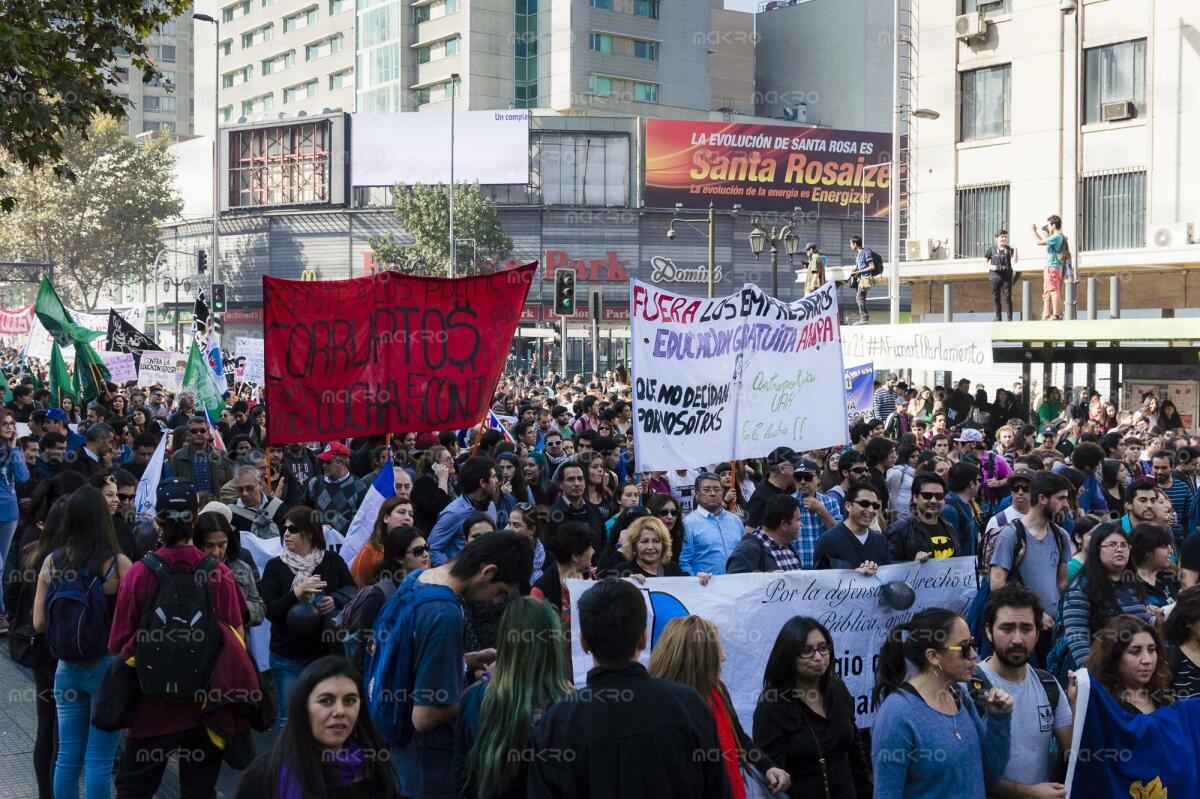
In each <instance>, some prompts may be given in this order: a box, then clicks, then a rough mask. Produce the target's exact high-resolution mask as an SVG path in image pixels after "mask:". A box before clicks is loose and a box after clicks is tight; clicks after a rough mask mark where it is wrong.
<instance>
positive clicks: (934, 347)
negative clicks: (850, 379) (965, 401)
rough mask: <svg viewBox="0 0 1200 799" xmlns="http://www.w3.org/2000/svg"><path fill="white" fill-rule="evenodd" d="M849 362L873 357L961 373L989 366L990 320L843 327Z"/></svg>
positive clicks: (879, 362) (888, 363)
mask: <svg viewBox="0 0 1200 799" xmlns="http://www.w3.org/2000/svg"><path fill="white" fill-rule="evenodd" d="M842 349H843V351H844V352H845V356H846V360H847V361H849V362H850V363H862V362H863V361H874V362H875V368H876V369H877V370H878V369H879V367H881V366H883V367H888V368H893V369H937V370H942V371H946V370H948V371H950V372H953V373H955V374H958V373H960V372H961V373H962V374H963V375H964V376H969V375H970V374H971V373H972V372H974V371H978V370H981V369H991V368H992V324H991V322H952V323H949V324H919V325H859V326H857V327H843V328H842Z"/></svg>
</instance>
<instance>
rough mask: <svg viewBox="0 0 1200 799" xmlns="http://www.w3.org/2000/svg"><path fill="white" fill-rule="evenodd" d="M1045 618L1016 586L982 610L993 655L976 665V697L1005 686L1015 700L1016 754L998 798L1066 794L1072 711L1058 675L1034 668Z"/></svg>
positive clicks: (1031, 597)
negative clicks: (1065, 756)
mask: <svg viewBox="0 0 1200 799" xmlns="http://www.w3.org/2000/svg"><path fill="white" fill-rule="evenodd" d="M1044 615H1045V613H1044V611H1043V610H1042V605H1041V603H1040V602H1039V601H1038V598H1037V595H1036V594H1035V593H1033V592H1032V591H1030V590H1029V589H1027V588H1024V587H1023V586H1020V585H1016V584H1011V585H1006V586H1004V587H1003V588H1001V589H1000V590H998V591H997V590H993V591H992V594H991V596H990V597H988V601H987V604H986V605H984V608H983V625H984V630H985V631H986V632H987V637H988V640H989V641H991V643H992V650H993V652H992V656H991V657H989V658H988V659H987V660H985V661H983V662H982V663H980V664H979V665H978V666H976V667H975V671H974V674H973V675H972V678H971V683H970V689H971V696H972V697H973V698H975V699H976V702H978V701H980V697H982V696H983V695H985V694H986V693H987V692H988V691H989V690H991V689H992V688H1001V689H1003V690H1004V691H1005V692H1006V693H1007V694H1008V695H1009V696H1011V697H1012V699H1013V708H1012V753H1011V754H1010V755H1009V758H1008V765H1007V766H1006V767H1005V769H1004V776H1003V777H1002V779H1001V780H1000V783H999V784H998V785H996V786H994V792H995V795H996V796H1038V797H1065V796H1066V795H1067V790H1066V786H1064V785H1063V784H1062V783H1061V779H1062V778H1063V776H1064V775H1065V771H1064V770H1063V769H1062V766H1063V765H1064V764H1063V763H1062V761H1061V758H1062V757H1063V753H1064V752H1067V751H1069V750H1070V748H1071V708H1070V705H1069V704H1068V703H1067V696H1066V691H1064V690H1062V686H1060V685H1059V684H1058V682H1057V681H1055V679H1054V676H1053V675H1052V674H1050V673H1049V672H1046V671H1042V670H1041V669H1037V668H1033V667H1031V666H1030V665H1029V659H1030V654H1031V652H1032V651H1033V648H1034V646H1035V645H1036V643H1037V640H1038V627H1039V625H1038V623H1037V620H1038V619H1039V618H1041V617H1042V616H1044ZM1052 739H1053V740H1054V741H1056V742H1057V743H1058V746H1057V750H1056V751H1057V753H1058V754H1057V756H1056V755H1055V754H1054V753H1052V752H1051V751H1050V741H1051V740H1052ZM1056 757H1057V758H1059V760H1058V762H1056ZM989 795H991V794H989Z"/></svg>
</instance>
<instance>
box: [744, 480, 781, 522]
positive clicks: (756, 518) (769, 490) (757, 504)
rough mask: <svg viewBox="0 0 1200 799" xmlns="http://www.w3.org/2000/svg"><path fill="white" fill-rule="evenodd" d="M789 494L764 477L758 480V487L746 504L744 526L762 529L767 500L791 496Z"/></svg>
mask: <svg viewBox="0 0 1200 799" xmlns="http://www.w3.org/2000/svg"><path fill="white" fill-rule="evenodd" d="M791 493H792V492H791V491H788V490H787V489H786V488H779V487H778V486H776V485H775V484H774V483H772V482H771V481H770V480H768V479H767V478H765V477H764V478H763V479H762V480H759V481H758V485H757V486H756V487H755V488H754V493H753V494H751V495H750V501H749V502H747V503H746V526H747V527H762V517H763V511H764V510H765V509H766V507H767V500H768V499H770V498H771V497H777V496H779V495H780V494H788V495H791Z"/></svg>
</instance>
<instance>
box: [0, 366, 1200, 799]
mask: <svg viewBox="0 0 1200 799" xmlns="http://www.w3.org/2000/svg"><path fill="white" fill-rule="evenodd" d="M109 389H110V390H109V391H107V392H106V394H105V396H102V397H100V398H96V399H94V400H92V401H90V402H88V403H81V407H80V408H79V409H78V410H79V411H80V412H81V415H80V414H77V413H76V412H75V409H69V408H66V407H50V403H49V401H48V399H49V398H48V397H47V396H46V393H45V392H44V391H39V390H37V389H35V388H34V386H33V385H32V381H29V382H27V383H21V384H19V385H17V386H15V387H14V388H13V389H12V401H11V402H10V403H9V404H8V405H7V406H6V408H5V409H4V410H3V412H2V414H0V438H3V441H0V514H2V515H0V543H4V544H5V545H6V549H5V552H6V553H7V559H6V561H5V578H6V579H5V590H4V595H3V602H4V606H3V607H4V610H5V611H6V616H5V619H6V622H5V623H6V625H7V630H8V636H9V645H10V652H11V654H12V656H13V658H14V660H16V661H17V662H18V663H20V664H22V665H24V666H27V667H28V668H30V669H31V670H32V673H33V676H34V678H35V681H36V685H37V686H38V688H39V691H38V725H37V736H36V737H37V741H36V746H35V752H34V760H35V764H34V765H35V770H36V772H37V774H38V780H39V795H40V797H42V798H43V799H46V798H48V797H64V796H78V795H79V785H80V782H81V780H82V783H83V784H84V786H85V788H86V795H87V796H88V797H89V799H93V797H104V796H109V795H110V794H111V792H112V790H113V788H112V785H113V783H114V778H115V795H117V796H118V797H150V796H153V795H154V794H155V792H156V791H157V790H158V787H159V785H160V783H161V781H162V778H163V773H164V770H165V768H166V766H167V763H168V761H169V760H170V759H171V756H172V754H175V755H176V756H177V758H178V770H179V774H180V784H181V790H182V795H183V796H185V797H210V796H212V795H213V790H214V786H215V784H216V782H217V779H218V776H219V773H220V770H221V768H222V764H225V765H226V766H227V767H229V768H234V769H245V775H244V777H243V778H242V780H241V787H240V788H239V791H238V795H239V796H246V797H256V799H258V798H260V797H261V798H263V799H265V798H266V797H278V798H279V799H291V798H292V797H308V796H327V797H350V796H354V797H392V796H403V797H413V798H414V799H415V798H416V797H448V796H479V797H509V796H536V797H541V796H546V797H563V796H586V795H590V796H647V797H650V796H655V797H658V796H678V797H684V796H730V797H747V796H764V795H774V794H779V793H784V794H787V795H790V796H794V797H812V796H817V797H821V796H824V797H826V799H832V798H833V797H855V796H857V797H866V796H872V795H873V796H878V797H893V796H895V797H900V796H904V797H942V796H946V797H949V796H980V797H982V796H984V795H985V792H988V791H994V792H995V794H996V795H1010V796H1020V795H1036V796H1065V789H1064V787H1063V785H1062V782H1063V770H1062V766H1063V764H1064V762H1065V760H1064V757H1065V751H1066V749H1067V748H1068V747H1069V741H1070V729H1071V725H1072V723H1073V722H1072V714H1073V701H1074V695H1075V686H1074V680H1073V679H1072V677H1071V674H1072V672H1073V671H1074V670H1075V669H1078V668H1081V667H1084V666H1086V667H1087V668H1088V669H1089V671H1090V672H1091V673H1092V675H1093V679H1094V680H1095V681H1097V682H1099V683H1100V684H1102V685H1104V686H1105V687H1106V688H1107V689H1108V690H1110V691H1111V692H1112V693H1113V695H1114V697H1116V698H1117V699H1118V701H1120V702H1121V703H1122V704H1123V705H1124V706H1125V707H1127V708H1128V709H1130V710H1133V711H1137V712H1152V711H1153V710H1154V709H1155V708H1157V707H1159V706H1162V705H1164V704H1169V703H1171V702H1174V701H1176V700H1177V699H1182V698H1186V697H1188V696H1191V695H1195V694H1198V693H1200V588H1198V587H1196V585H1197V582H1198V579H1200V533H1197V532H1196V528H1197V526H1198V525H1200V492H1197V486H1196V466H1197V464H1198V463H1200V460H1197V459H1198V458H1200V448H1198V447H1200V438H1197V437H1195V436H1190V435H1188V431H1185V430H1184V429H1183V424H1182V421H1181V419H1180V417H1179V414H1178V412H1177V411H1176V409H1175V408H1174V407H1173V406H1171V404H1170V402H1169V401H1163V402H1159V401H1158V399H1157V398H1156V397H1154V396H1147V397H1145V398H1144V399H1143V402H1142V404H1141V406H1140V407H1139V408H1136V409H1122V410H1118V409H1117V408H1116V407H1114V406H1113V405H1112V404H1110V403H1108V402H1106V401H1104V399H1103V397H1101V395H1099V394H1098V393H1096V392H1091V391H1081V392H1080V393H1079V395H1078V397H1072V398H1065V399H1064V398H1063V397H1062V395H1061V394H1060V392H1058V391H1057V390H1056V389H1054V388H1047V389H1046V390H1045V392H1044V394H1043V396H1042V397H1041V398H1040V400H1039V401H1038V402H1037V403H1035V404H1034V405H1033V407H1029V406H1027V405H1026V404H1025V400H1024V399H1023V395H1024V392H1023V390H1022V389H1023V387H1022V386H1019V385H1018V386H1015V387H1014V388H1013V390H1012V391H1008V390H1004V389H1001V390H999V391H997V392H996V393H995V396H994V398H993V399H992V400H991V401H989V400H988V397H987V396H986V394H985V393H984V392H983V391H982V389H981V388H979V387H977V389H976V391H975V392H972V391H971V384H970V382H969V381H967V380H962V381H960V382H959V383H958V384H957V385H955V386H952V387H933V388H929V387H918V386H908V385H905V384H904V383H903V382H901V381H900V380H899V379H898V377H897V376H894V375H887V376H884V377H883V378H882V379H881V380H880V381H879V385H878V388H877V389H876V391H875V393H874V397H873V402H872V407H871V410H870V412H869V413H867V414H865V415H864V417H863V418H858V419H855V420H853V421H852V422H851V424H850V426H849V438H850V441H849V443H848V444H847V445H846V446H841V447H834V448H829V449H823V450H816V451H796V450H793V449H790V448H787V447H780V448H778V449H776V450H774V451H773V452H771V453H770V454H769V455H768V456H767V457H765V458H762V459H755V460H753V461H745V462H739V463H712V464H692V465H691V466H690V468H686V469H677V470H672V471H668V472H644V471H641V470H639V468H638V465H637V463H638V462H637V452H636V450H635V444H634V435H633V425H634V409H633V405H632V398H631V391H630V379H629V375H628V373H627V372H626V371H625V370H624V369H622V368H618V369H617V370H615V371H614V372H612V373H610V374H608V375H605V376H604V377H603V378H602V379H601V378H600V377H599V376H593V380H592V382H590V383H589V382H586V381H585V380H583V379H581V378H576V379H575V380H565V379H559V378H556V377H555V376H554V375H553V374H552V375H551V376H550V377H548V378H545V379H537V378H535V377H533V376H531V375H528V374H523V375H514V376H510V377H507V378H505V379H503V380H502V381H501V383H500V385H499V386H498V387H497V390H496V393H495V397H494V405H493V408H492V410H493V411H494V412H495V413H496V414H497V415H498V416H499V417H501V418H511V419H512V420H513V421H512V422H511V423H510V424H506V425H505V427H506V429H502V430H497V429H491V428H484V427H481V428H480V429H478V430H470V431H442V432H439V433H420V434H411V433H409V434H405V433H403V432H400V431H397V432H396V433H395V434H394V435H393V436H389V437H384V436H378V437H372V438H364V439H356V440H351V441H330V442H313V443H312V444H311V445H297V444H292V445H287V446H284V447H278V446H267V445H266V444H265V441H266V427H265V424H266V413H267V412H268V410H267V409H266V407H265V406H264V405H263V404H261V403H256V402H255V401H254V398H253V396H251V397H249V399H248V400H247V399H236V401H235V398H234V397H232V396H230V397H228V410H227V411H226V412H225V413H223V414H221V415H220V417H219V418H218V419H216V420H214V421H215V425H210V423H209V421H208V420H207V419H206V418H205V416H203V415H197V414H196V409H195V405H194V401H193V399H192V397H190V396H189V395H188V394H187V393H180V394H179V395H178V396H174V395H173V392H170V391H166V390H164V389H163V388H162V387H161V386H151V387H147V388H140V389H139V388H133V389H118V388H117V387H115V386H111V387H109ZM64 404H65V403H64ZM18 422H20V423H23V424H25V425H28V427H29V431H30V432H29V434H28V435H24V436H18V435H17V431H16V424H17V423H18ZM162 436H167V437H168V441H167V456H166V458H165V460H164V465H163V468H162V474H161V475H160V478H161V479H160V482H159V486H158V492H157V515H156V516H155V517H154V518H153V519H144V518H142V519H139V518H138V517H137V516H136V514H134V513H133V502H134V499H135V495H136V492H137V490H138V487H139V483H140V480H141V478H142V477H143V476H144V475H145V471H146V469H147V465H148V463H150V462H151V459H152V456H153V455H154V453H155V451H156V448H157V447H158V445H159V440H160V438H161V437H162ZM218 440H219V441H220V442H222V443H223V446H214V444H215V442H217V441H218ZM389 456H390V463H391V467H390V468H391V470H392V479H393V482H394V496H392V497H391V498H389V499H387V500H386V501H384V502H383V503H382V506H381V507H380V509H379V511H378V514H377V515H376V518H375V519H374V520H373V524H372V525H371V529H370V531H369V536H368V537H367V539H366V540H365V541H364V542H363V545H362V546H361V547H360V548H358V550H357V554H355V555H354V556H353V557H352V558H350V560H349V562H347V560H345V559H343V557H342V556H341V554H340V553H339V551H338V549H337V547H335V546H330V544H329V542H328V541H327V537H332V536H333V533H335V532H336V534H337V536H338V538H339V540H340V537H341V536H345V535H346V534H347V532H349V530H350V526H351V520H352V519H353V518H354V516H355V514H356V512H357V511H358V509H359V506H360V505H361V503H362V502H363V500H364V497H365V496H366V495H367V492H368V487H369V486H370V485H371V484H372V483H374V482H375V481H376V478H377V477H378V476H379V473H380V470H381V469H384V468H385V467H387V464H388V463H389ZM385 479H386V478H385ZM248 538H250V539H259V540H261V541H271V542H278V543H279V544H280V546H279V549H278V551H279V554H278V555H277V556H275V557H273V558H271V559H270V560H269V561H268V562H267V563H266V564H265V566H264V567H263V568H262V569H261V570H260V569H259V567H258V566H257V565H256V563H255V561H254V558H253V557H252V556H251V554H250V551H249V547H248V546H247V543H254V542H253V541H249V542H248V540H247V539H248ZM964 556H965V557H971V558H974V559H975V563H976V566H977V569H976V571H977V576H978V579H979V584H980V596H979V598H978V608H976V610H977V611H978V612H977V613H974V614H968V616H967V617H961V616H959V615H957V614H955V613H953V612H951V611H948V610H938V609H930V610H925V611H922V612H920V613H917V614H916V615H914V616H913V617H912V618H911V619H910V620H909V621H908V622H907V623H905V624H903V625H900V626H898V627H896V628H894V629H893V630H892V631H891V632H890V633H889V634H888V638H887V641H886V643H885V645H884V648H883V650H882V651H881V653H880V655H879V658H878V670H877V684H876V695H875V698H874V701H875V702H876V703H877V707H878V715H877V717H876V719H875V721H874V725H873V727H872V729H871V730H870V731H869V733H866V732H863V731H861V730H860V726H862V725H860V724H859V720H858V718H857V716H856V709H855V705H854V702H853V700H852V698H851V696H850V694H849V692H848V691H847V689H846V686H845V685H844V684H843V683H842V681H841V679H840V678H839V676H838V675H837V673H836V668H835V667H834V662H833V661H834V657H835V653H836V652H838V651H840V650H839V649H838V647H837V646H836V643H835V640H834V637H833V635H832V634H831V633H830V632H829V630H827V629H826V628H825V627H824V626H822V625H821V624H820V623H819V622H818V621H817V620H815V619H813V618H809V617H807V616H797V617H795V618H793V619H792V620H790V621H789V622H788V623H787V624H785V625H784V626H783V628H782V629H781V630H780V631H779V632H778V637H777V638H776V640H775V641H774V645H773V647H772V649H771V652H770V656H769V658H768V661H767V665H766V668H765V671H764V674H763V675H762V692H761V694H760V696H759V700H758V703H757V706H756V708H755V710H754V714H753V723H752V725H750V728H749V729H746V728H744V727H743V725H742V723H741V722H742V720H739V718H738V716H737V714H736V713H735V712H734V709H733V705H732V702H731V700H730V697H729V693H728V691H727V689H726V688H725V686H724V685H723V684H722V682H721V662H722V660H723V658H724V653H723V652H722V649H721V644H720V635H719V633H718V631H717V630H716V628H715V626H714V625H713V624H712V623H711V622H710V621H707V620H705V619H701V618H698V617H686V618H681V619H675V620H672V621H671V622H670V623H669V624H667V625H666V627H665V629H664V630H663V631H662V634H661V636H660V638H659V640H658V643H657V644H656V645H655V647H654V650H653V652H652V653H651V655H650V659H649V669H647V668H645V667H643V666H642V665H641V664H640V662H639V660H640V656H641V653H642V652H643V651H644V650H645V649H646V648H647V641H646V638H645V629H646V609H645V603H644V600H643V598H642V594H641V593H640V592H639V591H638V590H636V584H643V585H644V584H645V583H646V581H648V580H654V579H657V578H659V577H681V576H687V577H690V578H692V579H695V580H697V581H698V582H699V583H701V584H702V585H706V584H708V583H709V582H710V581H711V580H712V579H719V578H720V576H721V575H726V574H737V573H747V572H778V571H797V570H809V569H854V570H857V571H859V572H861V573H863V574H868V575H871V574H875V572H876V571H877V570H878V569H879V568H880V567H881V566H884V565H887V564H892V563H898V562H904V561H917V562H922V563H923V562H926V561H928V560H931V559H942V558H950V557H964ZM197 573H203V574H204V575H205V577H204V579H203V580H202V581H198V580H190V582H191V584H192V585H196V584H200V585H201V586H202V589H203V590H201V591H200V592H199V593H195V592H193V593H189V591H188V590H187V586H186V585H183V584H177V583H176V582H173V580H175V579H176V578H178V577H179V576H180V575H185V576H190V575H193V574H197ZM624 578H628V579H624ZM568 579H584V580H594V581H596V583H595V585H594V586H593V587H592V588H590V589H589V590H588V591H587V592H586V593H584V594H583V595H582V596H575V597H573V596H571V591H570V590H569V588H568V583H567V582H566V581H567V580H568ZM193 594H194V595H193ZM171 603H174V605H172V604H171ZM189 603H199V607H201V608H203V611H204V613H203V614H199V615H203V616H204V618H205V619H206V620H208V621H205V622H197V624H208V623H211V625H212V626H211V627H204V628H197V629H191V628H189V629H191V632H190V635H179V636H176V637H172V636H170V635H167V633H166V632H165V631H164V629H161V628H159V627H156V626H155V625H156V624H159V623H160V622H156V621H155V618H156V616H157V615H160V614H161V615H163V616H164V617H170V615H171V614H170V613H167V612H166V609H168V608H170V607H175V608H176V609H178V608H180V607H183V608H190V607H192V606H193V605H192V604H189ZM575 617H577V622H578V629H579V631H580V640H579V641H578V642H577V643H578V645H579V647H580V648H581V649H582V651H584V652H586V653H588V654H589V655H590V656H591V658H592V659H593V661H594V668H593V669H592V670H591V671H589V672H588V674H587V678H586V681H581V682H576V680H575V672H574V667H573V664H572V645H571V641H570V640H569V637H570V636H569V630H570V629H571V625H572V620H573V618H575ZM166 623H167V624H168V625H169V624H170V620H169V619H168V622H166ZM264 623H269V625H270V633H269V663H268V664H264V665H269V669H267V670H264V671H263V672H260V671H259V669H258V664H256V663H255V662H254V661H253V659H252V657H251V656H250V654H249V652H248V651H247V647H246V644H245V641H246V640H247V638H248V636H249V635H250V634H252V630H253V629H254V628H256V627H260V626H261V625H263V624H264ZM72 625H73V626H72ZM68 628H69V629H70V630H73V631H74V634H73V635H67V634H66V632H65V631H66V630H67V629H68ZM81 631H82V632H81ZM200 632H203V633H204V634H203V635H200ZM212 639H216V640H219V641H220V642H221V644H222V645H221V646H220V647H215V648H213V649H212V650H211V651H209V650H208V648H206V647H207V645H206V642H207V641H210V640H212ZM181 647H183V648H182V649H181ZM187 647H191V648H190V649H187ZM985 654H986V655H988V656H987V657H986V658H985V657H984V655H985ZM182 655H186V657H183V656H182ZM131 663H132V665H130V664H131ZM187 686H191V688H190V689H189V688H187ZM1047 709H1048V710H1047ZM271 729H274V730H276V732H275V733H274V735H275V736H276V737H275V738H274V740H273V742H272V743H271V744H270V746H269V748H268V750H267V751H265V752H256V751H255V749H254V744H253V737H252V736H251V734H250V731H251V730H259V731H266V730H271ZM260 748H261V747H260ZM922 751H925V752H932V751H936V752H937V753H938V755H939V757H938V758H937V759H922V758H921V757H914V756H903V757H901V756H897V753H909V755H911V753H913V752H922ZM697 753H705V755H704V756H703V757H698V756H697ZM114 763H115V773H114Z"/></svg>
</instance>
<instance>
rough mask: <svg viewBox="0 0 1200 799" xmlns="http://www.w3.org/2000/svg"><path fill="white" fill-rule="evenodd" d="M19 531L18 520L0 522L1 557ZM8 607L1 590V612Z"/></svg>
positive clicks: (6, 551)
mask: <svg viewBox="0 0 1200 799" xmlns="http://www.w3.org/2000/svg"><path fill="white" fill-rule="evenodd" d="M16 532H17V520H16V519H13V520H12V521H11V522H0V558H3V557H4V556H5V555H6V554H7V553H8V549H9V547H11V546H12V540H13V535H15V534H16ZM7 610H8V609H7V608H5V607H4V593H3V592H2V591H0V613H4V612H6V611H7Z"/></svg>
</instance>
